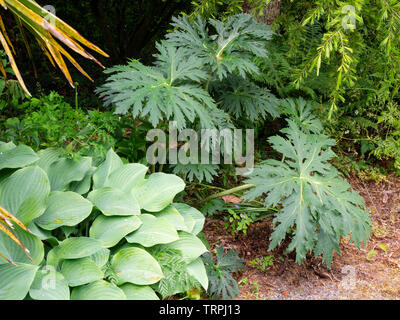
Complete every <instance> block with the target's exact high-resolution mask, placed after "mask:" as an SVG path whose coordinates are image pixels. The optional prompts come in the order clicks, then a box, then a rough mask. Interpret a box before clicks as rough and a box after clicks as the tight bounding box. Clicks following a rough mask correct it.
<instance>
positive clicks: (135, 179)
mask: <svg viewBox="0 0 400 320" xmlns="http://www.w3.org/2000/svg"><path fill="white" fill-rule="evenodd" d="M147 170H148V168H147V167H146V166H144V165H142V164H139V163H130V164H125V165H123V166H121V167H119V168H118V169H116V170H114V171H113V172H111V174H110V175H109V176H108V178H107V180H106V182H105V184H104V186H105V187H111V188H114V189H119V190H121V191H123V192H131V191H132V189H133V188H138V187H140V186H141V185H142V184H143V183H144V181H145V180H144V177H145V176H146V173H147Z"/></svg>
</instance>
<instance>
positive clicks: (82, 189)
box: [69, 167, 96, 194]
mask: <svg viewBox="0 0 400 320" xmlns="http://www.w3.org/2000/svg"><path fill="white" fill-rule="evenodd" d="M95 170H96V168H95V167H92V168H91V169H89V171H88V172H87V173H86V175H85V178H83V180H82V181H73V182H71V183H70V185H69V190H70V191H72V192H76V193H78V194H86V193H88V192H89V191H90V187H91V186H92V176H93V173H94V172H95Z"/></svg>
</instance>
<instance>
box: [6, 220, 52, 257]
mask: <svg viewBox="0 0 400 320" xmlns="http://www.w3.org/2000/svg"><path fill="white" fill-rule="evenodd" d="M14 228H15V229H14V230H13V233H14V235H15V236H16V237H17V238H18V239H19V240H20V241H21V242H22V244H23V245H24V246H25V248H27V249H28V250H29V255H30V256H31V258H32V260H33V262H32V261H31V260H30V259H29V258H28V257H27V255H26V253H25V252H24V249H22V248H21V247H20V246H19V245H17V244H16V243H15V242H14V241H13V240H12V239H11V238H10V237H8V236H7V235H6V234H5V233H4V232H0V253H1V254H2V255H3V256H5V257H6V258H7V259H9V260H11V261H13V262H21V263H33V264H35V265H39V264H40V263H41V262H42V260H43V257H44V247H43V243H42V241H41V240H40V239H39V237H37V236H35V235H33V234H32V233H29V232H27V231H25V230H23V229H22V228H20V227H19V226H14ZM3 263H7V261H6V260H4V259H0V265H1V264H3Z"/></svg>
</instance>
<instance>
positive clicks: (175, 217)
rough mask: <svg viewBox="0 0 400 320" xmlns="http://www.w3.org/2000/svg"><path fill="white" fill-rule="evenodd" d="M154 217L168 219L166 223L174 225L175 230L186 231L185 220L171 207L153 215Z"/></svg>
mask: <svg viewBox="0 0 400 320" xmlns="http://www.w3.org/2000/svg"><path fill="white" fill-rule="evenodd" d="M154 215H155V216H156V217H157V218H166V219H168V221H169V222H171V223H172V224H173V225H174V228H175V229H176V230H182V231H188V229H187V226H186V224H185V219H184V218H183V216H182V215H181V214H180V213H179V211H178V210H177V209H176V208H175V207H174V206H173V205H169V206H168V207H166V208H165V209H164V210H162V211H161V212H157V213H154Z"/></svg>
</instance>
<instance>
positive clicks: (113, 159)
mask: <svg viewBox="0 0 400 320" xmlns="http://www.w3.org/2000/svg"><path fill="white" fill-rule="evenodd" d="M122 165H123V163H122V160H121V158H120V157H119V156H118V155H117V154H116V153H115V152H114V150H113V149H110V150H109V151H108V152H107V155H106V160H105V161H104V162H103V163H102V164H101V165H100V166H99V167H98V168H97V170H96V172H95V173H94V174H93V189H94V190H96V189H100V188H102V187H104V186H105V184H106V182H107V179H108V177H109V175H110V174H111V172H113V171H115V170H116V169H118V168H119V167H122Z"/></svg>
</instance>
